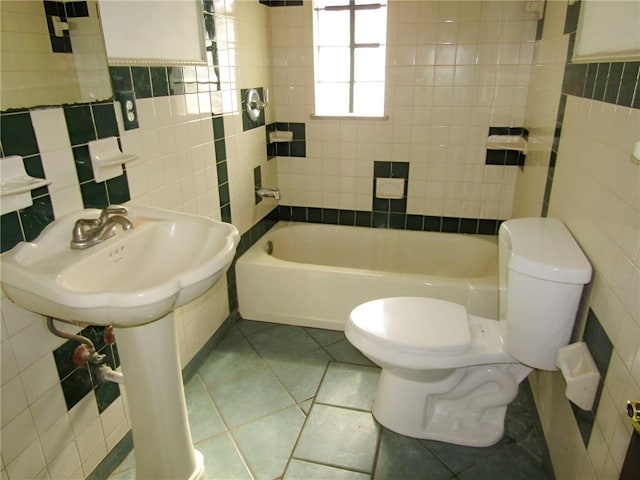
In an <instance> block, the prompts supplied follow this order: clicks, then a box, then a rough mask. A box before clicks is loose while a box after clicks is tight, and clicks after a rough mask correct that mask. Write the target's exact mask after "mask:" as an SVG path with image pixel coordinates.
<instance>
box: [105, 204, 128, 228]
mask: <svg viewBox="0 0 640 480" xmlns="http://www.w3.org/2000/svg"><path fill="white" fill-rule="evenodd" d="M126 214H127V209H126V208H124V207H116V206H111V205H109V206H108V207H106V208H104V209H103V210H102V212H100V219H99V220H100V223H101V224H102V223H104V222H106V221H107V220H108V219H109V215H126Z"/></svg>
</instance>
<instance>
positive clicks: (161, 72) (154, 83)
mask: <svg viewBox="0 0 640 480" xmlns="http://www.w3.org/2000/svg"><path fill="white" fill-rule="evenodd" d="M150 73H151V89H152V91H153V96H154V97H166V96H167V95H169V83H168V80H167V67H151V68H150Z"/></svg>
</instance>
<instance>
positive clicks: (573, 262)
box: [500, 217, 591, 285]
mask: <svg viewBox="0 0 640 480" xmlns="http://www.w3.org/2000/svg"><path fill="white" fill-rule="evenodd" d="M500 239H501V240H500V241H501V242H503V241H507V242H510V244H511V257H510V258H509V269H510V270H514V271H516V272H520V273H523V274H525V275H529V276H531V277H535V278H540V279H543V280H549V281H552V282H558V283H571V284H581V285H583V284H586V283H588V282H589V281H590V280H591V265H590V264H589V261H588V260H587V257H585V255H584V253H583V252H582V250H581V249H580V247H579V246H578V243H577V242H576V241H575V239H574V238H573V236H572V235H571V233H570V232H569V230H568V229H567V227H566V226H565V225H564V224H563V223H562V222H560V221H559V220H557V219H555V218H549V217H545V218H537V217H536V218H516V219H514V220H507V221H506V222H503V223H502V225H501V226H500Z"/></svg>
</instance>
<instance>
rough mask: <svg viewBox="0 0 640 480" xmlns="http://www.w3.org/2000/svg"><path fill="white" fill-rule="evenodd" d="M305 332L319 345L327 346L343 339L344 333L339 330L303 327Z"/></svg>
mask: <svg viewBox="0 0 640 480" xmlns="http://www.w3.org/2000/svg"><path fill="white" fill-rule="evenodd" d="M305 330H306V331H307V333H308V334H309V335H311V336H312V337H313V338H314V340H315V341H316V342H318V343H319V344H320V345H322V346H323V347H324V346H327V345H331V344H332V343H336V342H340V341H342V340H344V339H345V336H344V332H342V331H340V330H327V329H324V328H310V327H305Z"/></svg>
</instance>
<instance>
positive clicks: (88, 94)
mask: <svg viewBox="0 0 640 480" xmlns="http://www.w3.org/2000/svg"><path fill="white" fill-rule="evenodd" d="M0 18H1V19H2V23H1V25H0V42H1V45H2V55H1V56H0V84H1V85H2V95H1V96H0V107H1V110H2V111H5V110H9V109H15V108H30V107H37V106H48V105H62V104H69V103H81V102H95V101H99V100H106V99H109V98H111V97H112V92H111V83H110V80H109V69H108V66H107V57H106V53H105V47H104V41H103V37H102V30H101V28H100V20H99V17H98V9H97V2H96V1H95V0H88V1H79V2H61V1H45V2H25V1H21V0H2V1H0Z"/></svg>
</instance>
